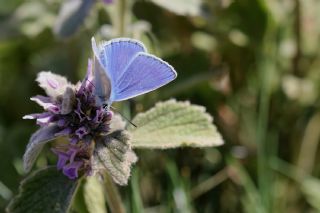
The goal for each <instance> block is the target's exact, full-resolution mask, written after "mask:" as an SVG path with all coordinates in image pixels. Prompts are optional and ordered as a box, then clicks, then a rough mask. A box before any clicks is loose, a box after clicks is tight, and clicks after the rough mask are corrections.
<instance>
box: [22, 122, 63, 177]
mask: <svg viewBox="0 0 320 213" xmlns="http://www.w3.org/2000/svg"><path fill="white" fill-rule="evenodd" d="M58 131H60V130H59V128H58V127H57V126H56V125H50V126H46V127H42V128H40V129H39V130H38V131H36V132H35V133H34V134H33V135H32V136H31V138H30V140H29V143H28V145H27V148H26V151H25V153H24V155H23V167H24V170H25V171H26V172H29V171H30V170H31V168H32V165H33V164H34V162H35V160H36V159H37V157H38V155H39V153H40V152H41V150H42V148H43V146H44V145H45V144H46V143H47V142H49V141H51V140H53V139H55V138H56V136H55V134H56V133H57V132H58Z"/></svg>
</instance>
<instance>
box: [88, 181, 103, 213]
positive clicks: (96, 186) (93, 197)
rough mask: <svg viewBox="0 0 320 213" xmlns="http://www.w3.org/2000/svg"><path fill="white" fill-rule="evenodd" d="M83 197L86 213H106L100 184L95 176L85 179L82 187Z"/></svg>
mask: <svg viewBox="0 0 320 213" xmlns="http://www.w3.org/2000/svg"><path fill="white" fill-rule="evenodd" d="M83 196H84V201H85V203H86V206H87V209H88V212H90V213H106V212H107V209H106V205H105V199H104V191H103V185H102V183H101V182H100V181H99V180H98V179H97V177H96V176H91V177H88V178H86V182H85V183H84V187H83Z"/></svg>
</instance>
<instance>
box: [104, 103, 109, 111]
mask: <svg viewBox="0 0 320 213" xmlns="http://www.w3.org/2000/svg"><path fill="white" fill-rule="evenodd" d="M102 108H103V109H104V110H106V111H107V110H109V108H110V106H109V104H103V105H102Z"/></svg>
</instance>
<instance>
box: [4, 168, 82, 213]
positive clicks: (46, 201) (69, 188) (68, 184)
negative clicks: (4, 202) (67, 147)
mask: <svg viewBox="0 0 320 213" xmlns="http://www.w3.org/2000/svg"><path fill="white" fill-rule="evenodd" d="M77 185H78V181H74V180H70V179H68V178H67V177H66V176H64V175H63V174H62V173H61V172H59V171H58V170H57V168H56V167H48V168H45V169H42V170H39V171H36V172H34V173H33V174H31V175H30V176H29V177H27V178H26V179H24V180H23V181H22V182H21V185H20V189H19V194H18V195H17V196H16V197H15V198H13V200H12V201H11V202H10V204H9V206H8V208H7V212H8V213H42V212H46V213H57V212H59V213H63V212H67V211H68V209H69V206H70V204H71V201H72V197H73V195H74V193H75V191H76V189H77Z"/></svg>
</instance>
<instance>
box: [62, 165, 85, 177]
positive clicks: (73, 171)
mask: <svg viewBox="0 0 320 213" xmlns="http://www.w3.org/2000/svg"><path fill="white" fill-rule="evenodd" d="M82 164H83V162H80V161H74V162H72V163H70V164H68V165H67V166H64V167H63V174H64V175H66V176H68V177H69V178H70V179H76V178H77V177H78V170H79V168H80V167H81V166H82Z"/></svg>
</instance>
